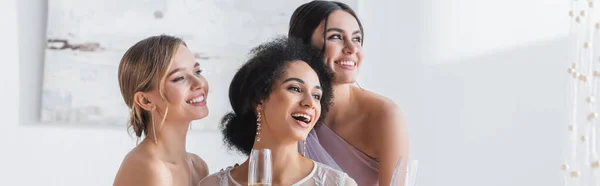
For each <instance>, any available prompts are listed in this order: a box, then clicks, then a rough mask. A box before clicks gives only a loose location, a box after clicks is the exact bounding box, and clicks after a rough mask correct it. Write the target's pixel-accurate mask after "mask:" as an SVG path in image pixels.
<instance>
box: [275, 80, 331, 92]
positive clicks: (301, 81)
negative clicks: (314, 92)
mask: <svg viewBox="0 0 600 186" xmlns="http://www.w3.org/2000/svg"><path fill="white" fill-rule="evenodd" d="M288 81H296V82H298V83H302V84H304V80H302V79H300V78H295V77H291V78H287V79H286V80H285V81H283V83H285V82H288ZM315 88H316V89H319V90H321V91H323V88H322V87H321V86H320V85H316V86H315Z"/></svg>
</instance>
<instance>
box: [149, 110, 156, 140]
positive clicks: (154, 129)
mask: <svg viewBox="0 0 600 186" xmlns="http://www.w3.org/2000/svg"><path fill="white" fill-rule="evenodd" d="M150 119H151V120H152V133H153V134H154V144H158V141H157V139H156V128H155V127H154V113H153V112H150Z"/></svg>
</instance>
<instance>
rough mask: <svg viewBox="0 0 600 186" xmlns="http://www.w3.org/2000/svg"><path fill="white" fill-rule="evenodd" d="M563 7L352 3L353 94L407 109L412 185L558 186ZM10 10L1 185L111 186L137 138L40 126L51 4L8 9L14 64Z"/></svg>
mask: <svg viewBox="0 0 600 186" xmlns="http://www.w3.org/2000/svg"><path fill="white" fill-rule="evenodd" d="M542 3H544V4H542ZM567 3H568V2H566V1H558V0H556V1H542V0H521V1H517V0H508V1H493V2H490V1H474V0H451V1H449V0H424V1H392V0H389V1H361V2H360V4H359V14H360V16H361V18H362V20H363V24H364V26H365V29H366V30H365V33H366V37H365V52H366V60H365V63H364V66H363V68H362V76H361V78H360V85H361V86H362V87H363V88H366V89H370V90H374V91H376V92H378V93H381V94H383V95H386V96H388V97H390V98H392V99H393V100H395V101H396V102H397V103H398V105H400V107H401V108H403V110H404V112H405V115H406V117H407V121H408V124H409V134H410V137H411V150H412V151H411V153H412V157H413V158H415V159H418V160H420V164H419V175H418V177H419V181H418V182H419V185H421V186H438V185H440V186H441V185H457V186H458V185H461V186H479V185H490V186H496V185H497V186H500V185H523V186H526V185H527V186H529V185H544V186H558V185H559V184H560V183H561V172H560V169H559V166H560V164H561V163H562V162H561V160H562V158H561V150H560V149H561V142H562V141H563V139H565V135H564V134H566V133H565V132H566V128H565V127H566V126H567V125H565V124H564V123H565V122H566V104H565V103H566V102H565V98H566V96H565V92H566V86H565V85H566V82H567V81H566V76H565V74H566V67H567V66H568V64H569V63H568V62H566V60H567V53H566V52H567V50H566V46H567V38H566V33H567V31H568V22H566V20H565V17H566V15H567V14H566V13H567V12H568V6H567V5H568V4H567ZM13 4H15V3H14V2H13V1H11V0H8V1H6V0H4V1H0V21H1V22H0V25H2V26H0V27H2V28H8V34H4V33H5V32H4V31H5V30H3V34H2V35H0V37H2V45H0V46H2V48H1V50H0V51H1V53H2V54H1V56H3V58H4V62H3V63H2V64H3V68H0V79H1V82H2V84H0V88H1V89H0V90H1V91H0V103H2V105H3V106H2V107H0V111H1V112H0V116H1V117H0V118H3V121H4V122H5V123H3V124H2V125H0V148H1V149H2V150H0V163H1V164H2V166H0V175H2V176H0V178H2V179H1V180H0V185H61V186H62V185H110V184H111V183H112V179H113V177H114V174H115V172H116V170H117V168H118V166H119V163H120V161H121V158H122V157H123V155H124V154H125V153H127V151H128V150H129V149H130V148H132V147H133V145H134V142H135V141H134V139H133V138H130V137H129V136H128V135H127V133H126V132H125V128H123V129H115V128H99V127H98V128H92V127H87V128H86V127H79V126H77V127H76V126H65V125H54V126H47V125H44V124H40V123H39V122H38V119H37V118H39V117H38V115H39V105H40V102H41V101H40V91H41V83H42V74H43V70H42V69H43V68H42V65H43V60H42V59H43V46H44V45H45V44H44V43H45V42H44V30H45V25H44V24H45V15H46V6H47V0H36V1H18V2H17V3H16V4H17V6H18V10H19V12H18V21H19V22H18V23H19V24H18V31H19V34H18V39H19V41H18V48H19V49H20V52H19V55H18V56H16V55H15V52H16V51H15V49H16V48H15V47H14V46H16V44H14V43H16V41H15V39H16V38H17V37H16V34H15V32H16V30H15V29H14V28H13V27H10V26H9V27H6V26H4V25H12V24H14V21H15V20H10V19H8V20H6V19H7V18H10V17H11V14H14V13H15V12H14V9H13V8H11V7H14V6H15V5H13ZM5 5H6V6H5ZM444 7H453V8H450V9H446V8H444ZM456 12H458V13H456ZM5 15H6V16H5ZM383 18H388V20H383ZM11 29H12V30H11ZM11 32H12V33H11ZM6 42H7V43H8V44H6ZM6 56H8V58H7V57H6ZM6 59H8V60H6ZM17 69H20V70H19V71H17ZM376 78H378V79H376ZM379 78H381V79H379ZM19 84H20V86H19ZM19 95H20V96H19ZM17 100H18V101H19V102H18V103H17ZM17 116H18V117H17ZM188 141H189V142H188V150H189V151H192V152H196V153H198V154H199V155H200V156H202V157H203V158H204V159H206V160H207V161H208V163H209V166H210V168H211V169H212V171H216V169H218V168H221V167H224V166H226V165H229V164H231V163H232V162H233V161H234V160H238V159H239V157H238V156H235V155H230V154H228V153H227V151H226V150H225V148H223V147H222V142H221V136H220V135H219V134H215V133H206V132H192V133H191V134H190V136H189V138H188Z"/></svg>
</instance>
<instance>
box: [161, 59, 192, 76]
mask: <svg viewBox="0 0 600 186" xmlns="http://www.w3.org/2000/svg"><path fill="white" fill-rule="evenodd" d="M199 66H200V63H198V62H196V63H195V64H194V68H196V67H199ZM182 70H183V68H176V69H173V70H172V71H171V72H169V74H167V77H169V76H171V75H173V74H175V73H177V72H179V71H182Z"/></svg>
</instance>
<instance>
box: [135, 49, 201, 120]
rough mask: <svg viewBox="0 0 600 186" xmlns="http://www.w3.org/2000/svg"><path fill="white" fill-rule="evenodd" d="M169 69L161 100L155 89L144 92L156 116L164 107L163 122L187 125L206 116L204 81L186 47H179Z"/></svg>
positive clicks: (198, 65) (198, 67)
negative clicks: (152, 104)
mask: <svg viewBox="0 0 600 186" xmlns="http://www.w3.org/2000/svg"><path fill="white" fill-rule="evenodd" d="M169 69H170V70H169V72H167V75H166V79H165V80H164V88H163V90H164V97H165V99H163V97H162V96H161V93H160V91H159V90H157V89H154V90H152V91H150V92H148V93H145V94H146V96H147V97H148V99H149V100H150V101H151V102H152V103H154V104H155V105H156V109H157V111H158V113H165V111H166V109H167V108H168V113H167V118H166V119H165V121H166V122H172V121H175V122H188V123H189V122H190V121H192V120H197V119H202V118H204V117H206V116H207V115H208V108H207V106H206V98H207V93H208V82H207V81H206V79H205V78H204V76H202V74H201V73H202V70H201V68H200V64H199V63H198V62H196V59H195V57H194V55H193V54H192V52H191V51H190V50H189V49H188V48H187V47H186V46H184V45H181V46H179V48H178V49H177V52H176V53H175V55H174V56H173V58H172V63H171V67H170V68H169Z"/></svg>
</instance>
